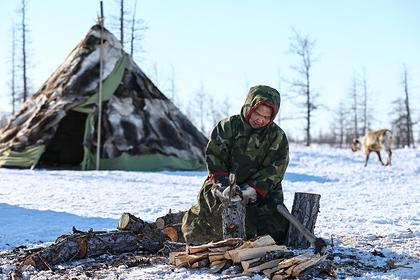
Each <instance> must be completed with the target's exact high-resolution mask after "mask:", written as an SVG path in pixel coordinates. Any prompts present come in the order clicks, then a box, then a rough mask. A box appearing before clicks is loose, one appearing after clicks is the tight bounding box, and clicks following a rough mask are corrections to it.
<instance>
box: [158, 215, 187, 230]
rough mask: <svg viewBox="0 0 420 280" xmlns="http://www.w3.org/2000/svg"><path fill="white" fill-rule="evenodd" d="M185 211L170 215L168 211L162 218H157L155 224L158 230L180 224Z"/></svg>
mask: <svg viewBox="0 0 420 280" xmlns="http://www.w3.org/2000/svg"><path fill="white" fill-rule="evenodd" d="M184 214H185V211H180V212H177V213H172V212H171V210H169V213H168V214H166V215H165V216H163V217H159V218H157V219H156V221H155V224H156V227H157V228H158V229H164V228H165V227H167V226H172V225H174V224H180V223H182V217H183V216H184Z"/></svg>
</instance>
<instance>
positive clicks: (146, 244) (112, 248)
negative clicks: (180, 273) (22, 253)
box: [22, 231, 163, 270]
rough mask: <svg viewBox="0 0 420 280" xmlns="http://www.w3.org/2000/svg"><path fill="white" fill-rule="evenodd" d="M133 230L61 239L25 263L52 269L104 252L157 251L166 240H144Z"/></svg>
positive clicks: (76, 235)
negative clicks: (55, 266) (61, 264)
mask: <svg viewBox="0 0 420 280" xmlns="http://www.w3.org/2000/svg"><path fill="white" fill-rule="evenodd" d="M143 237H144V236H141V235H137V234H135V233H133V232H131V231H112V232H107V233H99V234H96V233H95V232H93V231H91V232H88V233H86V234H73V235H69V236H62V237H60V238H59V241H58V242H56V243H54V244H53V245H51V246H48V247H46V248H44V249H42V250H40V251H38V252H36V253H33V254H31V255H29V256H27V257H26V258H25V259H24V260H23V261H22V263H23V264H25V265H32V266H33V267H35V268H36V269H39V270H44V269H50V270H52V269H53V266H54V265H56V264H59V263H63V262H68V261H71V260H75V259H83V258H89V257H96V256H99V255H102V254H105V253H111V254H120V253H126V252H132V251H137V250H145V251H149V252H157V251H158V250H159V249H160V248H162V246H163V240H159V239H157V240H154V239H149V238H143Z"/></svg>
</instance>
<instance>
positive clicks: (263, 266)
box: [244, 259, 282, 273]
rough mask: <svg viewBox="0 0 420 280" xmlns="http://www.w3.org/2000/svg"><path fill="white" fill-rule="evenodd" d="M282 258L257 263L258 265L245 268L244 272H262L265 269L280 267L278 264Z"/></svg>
mask: <svg viewBox="0 0 420 280" xmlns="http://www.w3.org/2000/svg"><path fill="white" fill-rule="evenodd" d="M281 260H282V259H276V260H271V261H268V262H265V263H262V264H260V265H257V266H253V267H249V268H248V269H244V273H249V272H252V273H258V272H260V271H262V270H265V269H271V268H273V267H278V266H277V265H278V264H279V262H280V261H281Z"/></svg>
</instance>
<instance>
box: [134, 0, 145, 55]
mask: <svg viewBox="0 0 420 280" xmlns="http://www.w3.org/2000/svg"><path fill="white" fill-rule="evenodd" d="M136 11H137V0H135V2H134V10H133V17H132V19H131V30H130V31H131V32H130V56H131V57H134V51H135V50H136V51H137V52H138V53H141V52H143V48H142V45H141V44H140V42H141V41H142V40H143V36H144V33H145V32H146V30H147V29H148V27H147V26H146V24H145V22H144V20H142V19H137V18H136ZM136 43H137V45H136Z"/></svg>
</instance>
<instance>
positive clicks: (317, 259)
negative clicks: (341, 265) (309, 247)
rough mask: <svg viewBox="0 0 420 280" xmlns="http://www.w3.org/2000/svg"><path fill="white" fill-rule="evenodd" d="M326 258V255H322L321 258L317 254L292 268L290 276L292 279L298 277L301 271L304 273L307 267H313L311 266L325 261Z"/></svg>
mask: <svg viewBox="0 0 420 280" xmlns="http://www.w3.org/2000/svg"><path fill="white" fill-rule="evenodd" d="M326 258H327V255H323V256H321V255H319V254H317V255H314V256H313V257H312V258H310V259H308V260H306V261H304V262H302V263H300V264H298V265H296V266H295V267H294V268H293V271H292V276H294V277H296V276H298V275H299V274H300V273H301V272H302V271H304V270H305V269H307V268H308V267H310V266H313V265H315V264H317V263H319V262H321V261H323V260H325V259H326Z"/></svg>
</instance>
